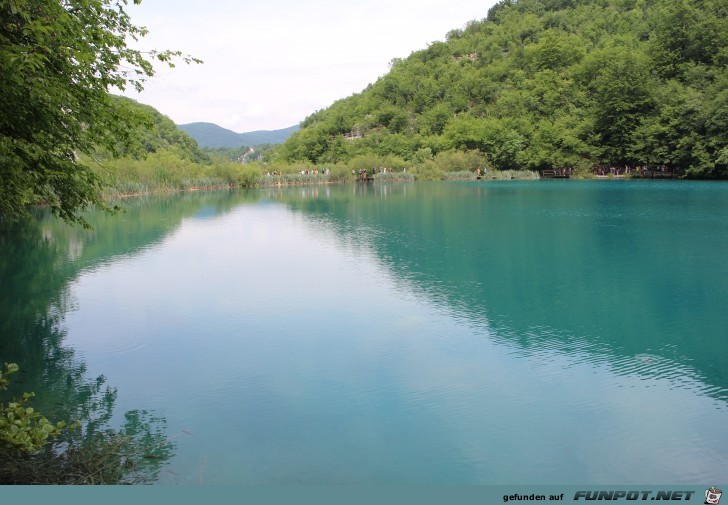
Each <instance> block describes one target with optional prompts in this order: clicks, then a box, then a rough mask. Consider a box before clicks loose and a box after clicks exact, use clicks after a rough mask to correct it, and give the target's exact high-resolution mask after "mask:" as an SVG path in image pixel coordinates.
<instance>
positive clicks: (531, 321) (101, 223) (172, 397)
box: [0, 181, 728, 485]
mask: <svg viewBox="0 0 728 505" xmlns="http://www.w3.org/2000/svg"><path fill="white" fill-rule="evenodd" d="M125 205H126V206H127V207H128V211H127V213H125V214H121V215H118V216H113V217H110V216H106V215H103V214H92V215H90V216H89V220H90V221H91V222H92V223H93V224H94V227H95V230H94V231H93V232H86V231H83V230H79V229H72V228H68V227H67V226H65V225H62V224H59V223H58V222H55V221H52V220H50V219H48V218H47V217H46V216H44V215H43V214H42V213H41V212H40V211H39V212H38V215H37V216H36V218H35V219H33V220H31V221H28V222H25V223H22V224H18V225H14V226H12V227H8V226H6V227H5V228H4V229H3V231H2V232H0V245H1V246H2V248H1V249H0V281H1V282H2V284H1V285H2V289H1V290H0V291H1V292H2V293H1V294H0V296H1V298H0V301H2V304H0V337H1V340H0V342H1V343H0V361H17V362H18V363H19V364H20V365H21V367H22V368H23V369H24V371H25V376H24V377H23V385H22V387H24V388H26V389H27V390H35V391H36V393H38V397H39V401H40V402H41V403H40V404H39V405H38V407H39V408H40V407H41V406H43V403H42V402H43V400H42V398H43V396H44V395H45V396H46V397H47V398H52V399H53V400H54V401H53V402H52V401H50V400H48V401H47V402H46V403H47V405H48V406H51V405H53V404H54V402H55V403H60V402H58V401H57V400H58V398H65V399H66V400H64V401H72V398H73V397H74V394H78V391H80V390H81V389H83V387H84V386H83V384H85V382H84V381H88V380H91V379H92V378H94V377H96V376H98V375H102V374H103V375H104V376H105V377H106V381H107V384H109V385H110V386H113V387H115V388H117V391H118V396H117V398H116V405H115V412H116V417H115V419H117V420H119V419H120V418H121V416H122V414H123V412H125V411H127V410H132V409H146V410H149V411H152V412H153V413H154V414H155V415H157V416H160V417H162V418H164V419H165V420H166V430H167V433H168V437H169V438H170V439H171V440H174V443H175V451H174V452H175V455H174V456H173V457H172V458H171V459H170V460H169V461H168V462H167V464H166V465H165V467H164V468H163V470H162V472H161V473H160V477H159V482H160V483H162V484H174V483H180V484H197V483H202V484H238V483H242V484H281V483H285V484H349V483H357V484H369V483H374V484H425V483H430V484H431V483H435V484H640V483H642V484H658V483H664V484H680V483H690V484H705V485H711V484H713V483H715V482H720V481H723V480H725V479H724V478H725V475H727V474H728V445H727V443H726V441H728V403H727V402H728V338H727V337H728V331H727V330H726V328H728V310H727V308H728V304H727V303H726V295H728V261H726V258H725V254H726V251H728V185H725V184H721V183H691V182H682V181H681V182H674V181H664V182H653V181H589V182H579V181H533V182H523V181H493V182H492V183H491V182H487V183H483V182H477V183H476V182H473V183H432V184H429V183H417V184H394V185H379V184H369V185H367V184H359V185H348V186H319V187H305V188H282V189H273V190H260V191H250V192H224V193H198V194H181V195H175V196H166V197H155V198H147V199H140V200H134V201H129V202H126V203H125ZM49 408H50V407H49Z"/></svg>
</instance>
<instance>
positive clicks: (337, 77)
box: [125, 0, 496, 132]
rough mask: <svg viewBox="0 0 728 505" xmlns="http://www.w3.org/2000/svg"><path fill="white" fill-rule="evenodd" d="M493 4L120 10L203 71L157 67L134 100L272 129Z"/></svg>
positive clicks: (162, 3)
mask: <svg viewBox="0 0 728 505" xmlns="http://www.w3.org/2000/svg"><path fill="white" fill-rule="evenodd" d="M495 1H496V0H360V1H356V0H256V1H250V0H238V1H235V0H208V1H207V2H200V1H199V0H194V1H193V0H144V1H143V2H142V3H141V5H133V3H132V2H129V4H130V5H128V6H127V9H126V10H127V12H128V13H129V14H130V16H131V18H132V21H133V22H134V24H136V25H138V26H145V27H147V28H148V29H149V35H148V36H146V37H145V38H144V39H142V41H141V43H140V44H139V48H140V49H174V50H180V51H182V52H184V53H187V54H190V55H192V56H195V57H197V58H200V59H202V60H204V64H202V65H195V64H192V65H189V66H187V65H184V64H179V65H177V66H176V67H175V68H173V69H169V68H166V67H162V66H158V70H157V75H155V76H154V77H153V78H151V79H150V80H149V81H148V82H147V83H146V85H145V89H144V91H143V92H142V93H141V94H137V93H136V92H133V91H127V92H126V93H125V95H127V96H129V97H131V98H134V99H135V100H138V101H140V102H142V103H146V104H149V105H152V106H154V107H156V108H157V109H158V110H159V111H160V112H162V113H163V114H165V115H166V116H169V117H170V118H171V119H172V120H173V121H174V122H175V123H177V124H184V123H191V122H196V121H205V122H211V123H216V124H218V125H220V126H223V127H225V128H229V129H231V130H234V131H237V132H248V131H254V130H277V129H280V128H287V127H289V126H293V125H295V124H298V123H299V122H301V121H302V120H303V119H304V118H305V117H306V116H308V115H309V114H311V113H313V112H314V111H316V110H319V109H323V108H326V107H328V106H329V105H331V104H332V103H333V102H334V101H336V100H338V99H341V98H346V97H348V96H350V95H352V94H354V93H358V92H360V91H362V90H363V89H364V88H366V86H367V85H368V84H370V83H374V82H375V81H376V80H377V79H378V78H379V77H381V76H383V75H384V74H386V73H387V71H388V68H389V67H388V64H389V62H390V61H391V60H392V59H393V58H406V57H407V56H409V55H410V54H411V53H412V52H413V51H418V50H420V49H425V48H426V47H427V44H428V43H431V42H434V41H437V40H445V35H446V34H447V32H449V31H450V30H453V29H456V28H463V27H464V26H465V24H466V23H467V22H468V21H471V20H474V19H477V20H480V19H483V18H485V17H486V15H487V13H488V9H489V8H490V7H491V6H492V5H494V4H495Z"/></svg>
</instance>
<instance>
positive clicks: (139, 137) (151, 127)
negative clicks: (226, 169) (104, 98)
mask: <svg viewBox="0 0 728 505" xmlns="http://www.w3.org/2000/svg"><path fill="white" fill-rule="evenodd" d="M114 100H115V102H116V105H117V107H118V109H119V111H120V113H121V114H123V115H127V116H128V115H133V116H136V117H141V118H143V119H142V126H140V127H138V128H137V130H136V131H135V132H134V133H135V134H134V138H133V139H132V140H133V143H134V147H133V148H131V149H129V148H127V149H122V151H121V152H120V154H121V155H124V156H127V157H139V156H145V155H148V154H151V153H157V152H160V151H171V152H173V153H174V154H175V155H177V156H178V157H179V158H181V159H184V160H189V161H192V162H194V163H209V162H210V159H209V157H208V156H207V154H205V153H204V152H202V150H201V149H200V147H199V146H198V145H197V142H196V141H195V140H194V139H193V138H192V137H190V135H189V134H187V133H186V132H184V131H182V130H180V129H179V128H177V125H175V124H174V122H173V121H172V120H171V119H170V118H168V117H167V116H165V115H163V114H162V113H161V112H159V111H158V110H157V109H155V108H154V107H151V106H149V105H144V104H141V103H139V102H137V101H135V100H132V99H130V98H126V97H120V96H115V97H114Z"/></svg>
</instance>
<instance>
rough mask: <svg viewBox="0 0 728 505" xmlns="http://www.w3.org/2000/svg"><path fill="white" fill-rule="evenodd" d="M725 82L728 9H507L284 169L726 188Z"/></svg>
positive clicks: (329, 114) (670, 1)
mask: <svg viewBox="0 0 728 505" xmlns="http://www.w3.org/2000/svg"><path fill="white" fill-rule="evenodd" d="M727 68H728V4H727V3H726V2H725V0H505V1H502V2H500V3H499V4H497V5H496V6H494V7H493V8H492V9H491V10H490V11H489V12H488V15H487V18H486V19H483V20H481V21H472V22H470V23H468V24H467V26H466V27H465V28H464V29H460V30H453V31H451V32H449V33H448V34H447V39H446V41H445V42H434V43H432V44H430V45H429V47H427V48H426V49H424V50H421V51H417V52H415V53H413V54H411V55H410V56H409V57H408V58H406V59H395V60H393V61H392V63H391V69H390V71H389V73H388V74H387V75H385V76H384V77H382V78H380V79H379V80H378V81H377V82H376V83H374V84H373V85H370V86H369V87H368V88H367V89H366V90H364V91H362V92H361V93H358V94H356V95H353V96H351V97H349V98H346V99H343V100H340V101H338V102H335V103H334V104H333V105H331V106H330V107H329V108H327V109H325V110H321V111H318V112H316V113H314V114H312V115H311V116H309V117H308V118H306V119H305V121H303V123H302V124H301V127H302V129H301V130H300V131H299V132H297V133H295V134H293V135H292V136H291V138H290V139H289V140H288V141H287V142H285V143H284V144H283V145H282V146H280V147H279V148H278V149H277V151H276V157H277V159H278V160H280V161H286V162H294V161H307V162H312V163H330V162H340V161H343V162H346V161H349V160H351V159H353V158H356V157H361V156H378V157H389V158H391V159H402V160H406V161H409V162H423V161H427V160H428V159H431V158H433V157H434V158H437V156H438V155H443V153H444V154H447V153H449V152H450V151H476V152H479V153H481V155H483V156H484V157H485V159H486V160H487V162H486V163H487V165H488V166H490V167H491V168H496V169H503V170H505V169H529V170H544V169H555V168H565V167H568V168H573V169H576V170H583V171H587V170H591V169H594V167H598V166H604V167H620V168H621V169H625V168H627V169H629V168H635V167H638V166H665V167H666V168H667V169H669V170H675V171H677V172H681V173H684V174H686V175H688V176H691V177H728V70H727ZM447 155H452V154H447Z"/></svg>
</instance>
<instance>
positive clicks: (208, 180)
mask: <svg viewBox="0 0 728 505" xmlns="http://www.w3.org/2000/svg"><path fill="white" fill-rule="evenodd" d="M162 158H163V156H162ZM354 161H355V162H354V163H349V164H333V165H332V164H322V165H310V164H275V168H274V169H272V168H271V165H270V164H265V163H260V162H254V163H250V164H241V163H235V162H230V161H222V162H213V163H212V164H210V165H201V164H198V163H192V162H189V161H185V160H181V159H179V158H178V159H177V160H173V162H172V163H169V160H167V162H161V163H160V162H159V156H156V155H153V156H150V157H149V158H148V159H144V160H131V159H116V160H112V161H110V162H109V163H106V164H104V165H103V166H102V165H99V166H98V168H97V173H98V174H99V176H101V177H102V178H103V180H104V181H105V184H106V186H105V187H104V188H103V198H104V199H105V200H115V199H125V198H133V197H137V196H142V195H148V194H160V193H174V192H180V191H210V190H223V189H242V188H266V187H281V186H311V185H318V184H345V183H355V182H358V181H364V180H365V181H367V182H373V183H384V182H415V181H476V180H481V181H503V180H539V179H547V178H549V177H548V176H544V175H543V174H542V173H539V172H537V171H534V170H495V169H486V168H480V171H479V167H478V168H473V167H454V168H455V169H452V170H444V169H443V168H442V167H439V166H438V165H437V164H435V163H434V162H430V164H427V163H425V164H421V165H411V164H409V165H408V166H403V165H402V164H401V163H400V164H399V166H396V164H395V166H396V168H390V167H389V166H386V165H385V164H384V163H383V162H386V161H389V162H391V161H392V160H372V159H367V160H359V162H356V160H354ZM362 161H366V162H365V163H362ZM373 161H379V163H377V162H373ZM365 165H366V166H367V167H368V168H362V167H363V166H365ZM385 166H386V168H385ZM449 168H453V167H449ZM365 170H366V172H364V171H365ZM569 177H570V178H572V179H654V178H672V179H685V177H684V176H681V175H678V174H672V173H669V172H667V173H666V172H664V171H660V170H659V169H656V170H647V169H644V170H634V171H629V172H625V171H620V170H618V169H615V168H612V169H594V170H592V171H579V172H571V173H570V174H569Z"/></svg>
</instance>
